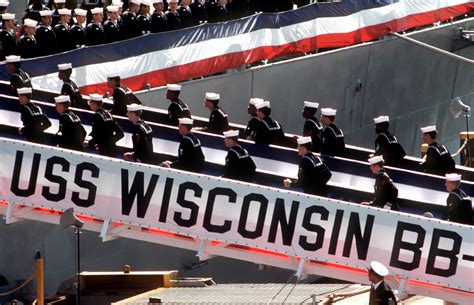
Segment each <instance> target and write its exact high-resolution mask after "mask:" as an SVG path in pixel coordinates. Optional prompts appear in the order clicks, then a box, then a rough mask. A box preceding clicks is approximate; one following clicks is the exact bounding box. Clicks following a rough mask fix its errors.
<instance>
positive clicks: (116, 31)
mask: <svg viewBox="0 0 474 305" xmlns="http://www.w3.org/2000/svg"><path fill="white" fill-rule="evenodd" d="M118 10H119V8H118V7H117V6H112V5H111V6H107V14H108V16H109V19H108V20H107V21H106V22H105V23H104V37H105V42H106V43H110V42H116V41H120V40H121V33H120V25H119V22H118Z"/></svg>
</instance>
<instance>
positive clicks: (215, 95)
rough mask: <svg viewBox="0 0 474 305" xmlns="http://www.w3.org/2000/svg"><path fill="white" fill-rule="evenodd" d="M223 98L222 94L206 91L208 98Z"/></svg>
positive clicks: (214, 99)
mask: <svg viewBox="0 0 474 305" xmlns="http://www.w3.org/2000/svg"><path fill="white" fill-rule="evenodd" d="M220 98H221V96H220V94H217V93H214V92H207V93H206V100H209V101H218V100H219V99H220Z"/></svg>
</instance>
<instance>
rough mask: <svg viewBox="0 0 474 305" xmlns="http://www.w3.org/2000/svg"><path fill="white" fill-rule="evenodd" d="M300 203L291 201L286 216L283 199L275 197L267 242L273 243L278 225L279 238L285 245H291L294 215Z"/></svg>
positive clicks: (295, 215) (294, 222)
mask: <svg viewBox="0 0 474 305" xmlns="http://www.w3.org/2000/svg"><path fill="white" fill-rule="evenodd" d="M299 206H300V203H299V202H298V201H293V202H292V204H291V210H290V217H289V219H287V218H286V210H285V201H284V200H283V199H281V198H277V200H276V201H275V209H274V210H273V216H272V223H271V224H270V232H269V234H268V242H270V243H275V240H276V236H277V230H278V226H280V227H281V238H282V240H283V244H284V245H285V246H291V241H292V240H293V235H294V233H295V226H296V217H297V216H298V208H299Z"/></svg>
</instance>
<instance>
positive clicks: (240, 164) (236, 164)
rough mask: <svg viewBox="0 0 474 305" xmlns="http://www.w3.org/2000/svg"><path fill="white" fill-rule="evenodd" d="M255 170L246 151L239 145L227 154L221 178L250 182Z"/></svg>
mask: <svg viewBox="0 0 474 305" xmlns="http://www.w3.org/2000/svg"><path fill="white" fill-rule="evenodd" d="M256 168H257V167H256V166H255V163H254V162H253V160H252V158H251V157H250V155H249V153H248V152H247V150H245V149H244V148H243V147H242V146H240V145H235V146H234V147H232V148H231V149H229V152H228V153H227V156H226V158H225V166H224V175H223V176H222V177H224V178H228V179H234V180H239V181H245V182H251V181H252V179H253V176H254V175H255V169H256Z"/></svg>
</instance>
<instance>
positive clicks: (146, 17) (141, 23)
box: [137, 0, 151, 35]
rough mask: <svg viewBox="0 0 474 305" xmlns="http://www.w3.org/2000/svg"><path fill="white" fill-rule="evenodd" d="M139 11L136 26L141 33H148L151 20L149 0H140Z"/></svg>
mask: <svg viewBox="0 0 474 305" xmlns="http://www.w3.org/2000/svg"><path fill="white" fill-rule="evenodd" d="M141 2H142V3H141V7H140V13H139V14H138V16H137V23H138V28H139V30H140V32H141V33H142V35H146V34H148V33H150V27H151V20H150V17H151V16H150V6H151V2H150V0H141Z"/></svg>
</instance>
